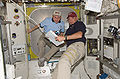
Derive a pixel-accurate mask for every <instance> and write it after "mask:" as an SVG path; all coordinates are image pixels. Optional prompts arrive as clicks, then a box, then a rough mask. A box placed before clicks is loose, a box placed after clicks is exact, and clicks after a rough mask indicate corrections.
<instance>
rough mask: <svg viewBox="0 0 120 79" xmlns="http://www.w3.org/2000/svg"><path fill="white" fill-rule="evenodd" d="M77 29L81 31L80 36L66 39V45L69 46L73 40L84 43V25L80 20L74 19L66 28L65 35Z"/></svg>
mask: <svg viewBox="0 0 120 79" xmlns="http://www.w3.org/2000/svg"><path fill="white" fill-rule="evenodd" d="M79 31H81V32H82V33H83V35H82V38H78V39H72V40H67V41H66V43H67V46H69V45H70V44H72V43H75V42H83V43H86V38H85V32H86V26H85V24H84V23H83V22H82V21H76V22H75V23H74V24H72V25H70V26H69V28H68V29H67V31H66V34H65V35H72V34H74V33H76V32H79Z"/></svg>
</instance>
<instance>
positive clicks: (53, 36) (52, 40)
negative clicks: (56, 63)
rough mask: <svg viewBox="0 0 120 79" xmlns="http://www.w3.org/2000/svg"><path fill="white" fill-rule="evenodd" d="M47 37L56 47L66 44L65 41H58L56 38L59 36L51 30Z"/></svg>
mask: <svg viewBox="0 0 120 79" xmlns="http://www.w3.org/2000/svg"><path fill="white" fill-rule="evenodd" d="M45 37H46V38H48V39H49V40H50V41H51V42H52V43H54V44H55V45H56V46H59V45H61V44H63V43H64V41H61V42H59V41H56V40H55V37H57V35H56V34H55V33H54V32H53V31H51V30H50V31H49V32H47V33H46V34H45Z"/></svg>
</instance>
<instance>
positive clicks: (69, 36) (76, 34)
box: [56, 31, 83, 41]
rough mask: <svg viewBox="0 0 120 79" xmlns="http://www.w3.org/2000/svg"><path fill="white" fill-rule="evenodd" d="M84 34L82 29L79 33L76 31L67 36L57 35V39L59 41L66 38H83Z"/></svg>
mask: <svg viewBox="0 0 120 79" xmlns="http://www.w3.org/2000/svg"><path fill="white" fill-rule="evenodd" d="M82 35H83V33H82V32H81V31H79V32H77V33H74V34H72V35H68V36H67V37H66V36H58V37H56V40H57V41H64V40H66V39H67V40H71V39H78V38H82Z"/></svg>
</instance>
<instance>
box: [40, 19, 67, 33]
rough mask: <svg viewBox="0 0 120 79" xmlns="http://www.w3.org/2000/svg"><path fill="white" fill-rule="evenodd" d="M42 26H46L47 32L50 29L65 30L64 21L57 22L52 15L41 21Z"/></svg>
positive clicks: (45, 30)
mask: <svg viewBox="0 0 120 79" xmlns="http://www.w3.org/2000/svg"><path fill="white" fill-rule="evenodd" d="M40 27H43V28H44V32H45V33H47V32H49V31H50V30H52V31H59V32H64V27H65V24H64V22H63V21H59V23H57V24H56V23H55V22H54V21H53V19H52V18H51V17H48V18H46V19H45V20H43V21H42V22H41V23H40Z"/></svg>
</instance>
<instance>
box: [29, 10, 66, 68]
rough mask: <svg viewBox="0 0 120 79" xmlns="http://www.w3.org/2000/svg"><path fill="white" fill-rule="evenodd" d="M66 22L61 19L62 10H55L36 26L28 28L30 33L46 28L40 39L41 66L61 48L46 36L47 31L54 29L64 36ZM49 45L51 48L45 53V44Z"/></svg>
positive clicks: (39, 63)
mask: <svg viewBox="0 0 120 79" xmlns="http://www.w3.org/2000/svg"><path fill="white" fill-rule="evenodd" d="M64 26H65V24H64V22H63V21H62V20H61V12H60V11H57V10H55V11H54V12H53V16H52V17H47V18H46V19H44V20H43V21H42V22H41V23H40V24H39V25H36V26H34V27H33V28H32V29H29V30H28V33H31V32H32V31H34V30H35V29H38V28H41V27H42V28H44V33H43V34H42V35H41V36H40V39H39V41H38V49H39V51H40V53H39V62H38V65H39V66H43V65H44V61H48V60H49V59H50V58H51V57H52V56H53V55H54V54H55V53H56V52H57V51H58V50H59V48H60V46H55V45H54V44H53V43H51V42H50V41H49V40H48V39H46V38H45V33H47V32H49V31H50V30H52V31H53V32H55V33H56V34H58V35H60V36H63V33H64ZM46 45H48V46H49V47H50V50H49V52H48V53H46V54H45V46H46Z"/></svg>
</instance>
